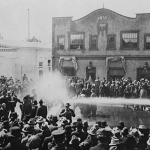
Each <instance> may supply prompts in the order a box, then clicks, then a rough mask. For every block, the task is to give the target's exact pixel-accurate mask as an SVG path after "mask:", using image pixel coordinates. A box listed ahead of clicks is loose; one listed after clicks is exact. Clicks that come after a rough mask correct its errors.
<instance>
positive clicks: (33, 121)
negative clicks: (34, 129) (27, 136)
mask: <svg viewBox="0 0 150 150" xmlns="http://www.w3.org/2000/svg"><path fill="white" fill-rule="evenodd" d="M28 124H29V125H36V121H35V119H34V118H31V119H30V120H29V121H28Z"/></svg>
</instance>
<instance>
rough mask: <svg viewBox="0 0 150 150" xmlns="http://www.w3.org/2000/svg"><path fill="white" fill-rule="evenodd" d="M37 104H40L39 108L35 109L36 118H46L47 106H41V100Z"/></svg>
mask: <svg viewBox="0 0 150 150" xmlns="http://www.w3.org/2000/svg"><path fill="white" fill-rule="evenodd" d="M39 104H40V106H39V108H38V109H37V113H36V115H37V116H42V117H43V118H45V119H46V117H47V106H45V105H43V100H42V99H41V100H40V101H39Z"/></svg>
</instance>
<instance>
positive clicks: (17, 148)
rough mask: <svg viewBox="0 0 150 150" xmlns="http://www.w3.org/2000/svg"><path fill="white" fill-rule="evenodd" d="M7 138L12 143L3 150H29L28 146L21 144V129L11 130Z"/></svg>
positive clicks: (15, 127)
mask: <svg viewBox="0 0 150 150" xmlns="http://www.w3.org/2000/svg"><path fill="white" fill-rule="evenodd" d="M7 137H8V139H9V141H10V142H9V143H8V144H7V145H6V146H5V147H4V148H3V150H28V148H27V147H26V146H24V145H23V144H21V143H20V141H21V137H22V135H21V129H20V128H19V127H17V126H14V127H12V128H10V132H9V133H7Z"/></svg>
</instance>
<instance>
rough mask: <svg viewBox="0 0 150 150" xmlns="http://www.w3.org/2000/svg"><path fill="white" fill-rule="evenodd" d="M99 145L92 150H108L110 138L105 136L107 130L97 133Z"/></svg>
mask: <svg viewBox="0 0 150 150" xmlns="http://www.w3.org/2000/svg"><path fill="white" fill-rule="evenodd" d="M97 139H98V144H97V145H96V146H94V147H91V148H90V150H108V138H107V136H106V135H105V129H102V130H98V131H97Z"/></svg>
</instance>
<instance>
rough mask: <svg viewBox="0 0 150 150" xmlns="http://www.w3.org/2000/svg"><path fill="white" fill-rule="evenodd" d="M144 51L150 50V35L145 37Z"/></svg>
mask: <svg viewBox="0 0 150 150" xmlns="http://www.w3.org/2000/svg"><path fill="white" fill-rule="evenodd" d="M144 47H145V48H144V49H146V50H147V49H149V50H150V34H145V37H144Z"/></svg>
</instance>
